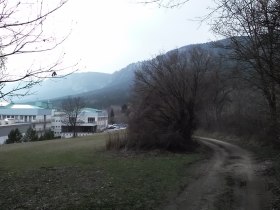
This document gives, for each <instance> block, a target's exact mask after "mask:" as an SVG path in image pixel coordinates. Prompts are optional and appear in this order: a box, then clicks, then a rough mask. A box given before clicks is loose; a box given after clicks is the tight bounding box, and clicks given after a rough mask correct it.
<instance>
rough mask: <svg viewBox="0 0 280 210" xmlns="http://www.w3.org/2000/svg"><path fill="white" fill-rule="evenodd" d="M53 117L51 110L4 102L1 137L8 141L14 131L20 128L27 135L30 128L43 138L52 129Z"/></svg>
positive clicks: (1, 111)
mask: <svg viewBox="0 0 280 210" xmlns="http://www.w3.org/2000/svg"><path fill="white" fill-rule="evenodd" d="M51 117H52V111H51V109H45V108H42V107H38V106H33V105H29V104H15V103H3V102H2V103H1V104H0V137H1V138H2V139H4V138H5V140H6V139H7V136H8V133H9V132H10V131H11V130H12V129H16V128H19V129H20V130H21V132H22V133H25V131H26V130H27V128H29V127H32V128H33V129H34V130H36V132H37V133H38V136H41V135H43V134H44V132H45V131H46V130H49V129H51ZM7 132H8V133H7Z"/></svg>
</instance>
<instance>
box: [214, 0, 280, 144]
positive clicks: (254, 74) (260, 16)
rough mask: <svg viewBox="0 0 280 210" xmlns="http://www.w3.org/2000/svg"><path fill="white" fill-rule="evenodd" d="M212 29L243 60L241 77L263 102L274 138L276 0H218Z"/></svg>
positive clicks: (278, 47)
mask: <svg viewBox="0 0 280 210" xmlns="http://www.w3.org/2000/svg"><path fill="white" fill-rule="evenodd" d="M218 4H219V8H218V9H217V11H216V17H215V18H214V19H213V20H214V21H213V25H212V28H213V31H214V32H215V33H217V34H220V35H223V36H225V37H227V38H229V39H230V41H231V43H230V45H229V46H228V47H229V48H230V49H231V50H233V53H232V56H231V58H232V59H235V60H237V61H238V62H241V63H243V73H242V78H243V79H245V80H246V81H247V82H249V83H250V84H251V85H252V86H253V87H254V88H257V90H258V91H260V92H261V93H262V95H263V96H264V98H265V99H266V101H267V107H268V116H269V119H270V134H271V135H272V137H273V139H274V140H275V139H278V136H279V133H278V126H279V110H278V109H279V108H278V107H279V98H278V97H279V95H278V91H279V85H280V70H279V67H280V65H279V64H280V62H279V60H280V15H279V14H280V9H279V8H280V4H279V1H277V0H266V1H263V0H254V1H253V0H219V1H218Z"/></svg>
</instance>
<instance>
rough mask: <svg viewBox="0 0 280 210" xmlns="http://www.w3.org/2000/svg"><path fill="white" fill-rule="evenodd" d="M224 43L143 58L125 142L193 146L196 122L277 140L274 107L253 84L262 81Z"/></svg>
mask: <svg viewBox="0 0 280 210" xmlns="http://www.w3.org/2000/svg"><path fill="white" fill-rule="evenodd" d="M240 39H242V38H240ZM229 46H230V45H226V46H225V45H220V46H219V47H220V48H221V49H222V50H220V51H217V50H213V49H212V50H211V48H209V49H203V48H200V47H195V48H193V49H192V50H190V51H188V52H180V51H179V50H175V51H172V52H170V53H168V54H164V55H159V56H157V57H156V58H154V59H152V60H150V61H148V62H145V63H144V64H143V66H142V69H140V70H139V71H137V73H136V77H135V85H134V94H133V97H132V99H133V100H132V107H131V108H132V113H131V114H130V120H129V135H128V142H127V144H126V145H124V146H126V147H127V148H132V149H135V148H137V149H139V148H140V149H153V148H161V149H167V150H175V151H178V150H179V151H181V150H183V151H185V150H192V149H194V148H195V146H196V143H195V141H193V138H192V134H193V132H194V131H195V130H196V129H197V128H202V129H205V130H208V131H210V132H211V131H219V132H224V133H229V134H234V135H243V136H244V135H246V136H252V137H254V138H255V139H258V140H261V141H263V142H265V143H272V144H274V145H279V141H278V136H279V132H278V130H277V128H278V126H279V124H278V119H279V116H278V112H277V113H276V114H275V115H274V110H272V109H271V104H270V103H269V99H270V98H269V99H268V98H267V97H266V95H265V92H264V91H263V89H262V88H258V85H260V84H262V85H263V84H264V83H260V82H261V81H259V80H256V79H254V78H251V76H252V72H250V71H249V69H248V68H249V67H248V65H247V63H245V62H241V61H238V62H237V61H236V60H235V59H232V55H234V51H233V50H232V48H231V47H229ZM215 47H217V46H215ZM218 52H219V53H218ZM267 85H269V87H270V85H271V84H270V83H267ZM269 87H268V88H269ZM275 88H276V89H275V93H276V94H275V103H277V104H278V93H279V87H278V86H275ZM277 107H278V106H277ZM272 111H273V112H272ZM275 119H276V120H275Z"/></svg>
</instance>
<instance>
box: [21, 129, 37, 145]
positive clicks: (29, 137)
mask: <svg viewBox="0 0 280 210" xmlns="http://www.w3.org/2000/svg"><path fill="white" fill-rule="evenodd" d="M38 140H39V138H38V135H37V133H36V131H35V130H33V129H32V128H31V127H29V128H28V129H27V131H26V133H25V135H24V136H23V138H22V142H29V141H38Z"/></svg>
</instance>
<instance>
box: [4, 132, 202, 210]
mask: <svg viewBox="0 0 280 210" xmlns="http://www.w3.org/2000/svg"><path fill="white" fill-rule="evenodd" d="M106 138H107V136H106V135H105V134H103V135H102V134H101V135H95V136H92V137H84V138H77V139H68V140H54V141H53V140H52V141H44V142H33V143H22V144H13V145H4V146H2V147H1V148H0V174H1V176H0V186H1V188H0V194H1V196H0V206H1V209H156V208H157V207H158V206H160V205H161V204H162V203H163V202H165V199H167V195H168V194H169V193H170V192H173V191H174V192H175V191H178V190H179V189H180V186H182V185H186V183H184V181H182V180H187V179H184V176H185V174H186V173H185V172H186V170H187V169H188V165H189V164H191V163H193V162H195V161H198V160H199V159H201V158H202V157H203V155H202V154H201V153H193V154H187V155H186V154H172V153H157V152H152V153H145V154H128V153H123V154H121V155H120V154H119V153H114V152H104V147H105V140H106Z"/></svg>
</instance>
